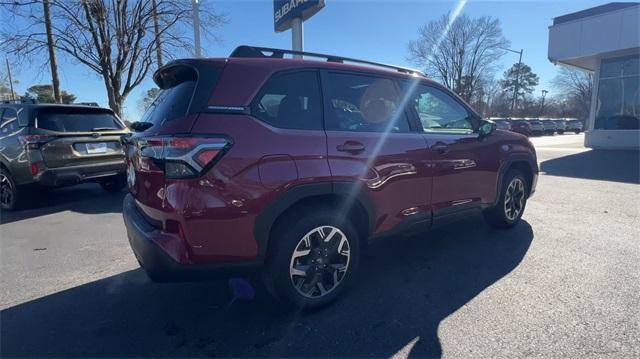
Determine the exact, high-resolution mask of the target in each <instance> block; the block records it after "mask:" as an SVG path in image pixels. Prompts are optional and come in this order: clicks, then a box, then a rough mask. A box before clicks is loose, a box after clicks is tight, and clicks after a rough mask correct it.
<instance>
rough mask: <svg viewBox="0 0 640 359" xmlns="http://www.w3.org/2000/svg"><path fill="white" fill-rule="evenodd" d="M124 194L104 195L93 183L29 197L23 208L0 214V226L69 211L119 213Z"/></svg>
mask: <svg viewBox="0 0 640 359" xmlns="http://www.w3.org/2000/svg"><path fill="white" fill-rule="evenodd" d="M126 194H127V193H126V191H121V192H118V193H107V192H105V191H103V190H102V189H101V188H100V186H98V185H97V184H94V183H86V184H82V185H78V186H72V187H64V188H56V189H51V190H47V191H41V192H33V193H30V196H31V198H29V204H28V206H27V208H25V209H23V210H18V211H2V212H1V213H0V224H6V223H11V222H17V221H22V220H24V219H29V218H35V217H40V216H45V215H48V214H53V213H58V212H63V211H72V212H77V213H85V214H99V213H120V212H122V200H123V199H124V196H125V195H126Z"/></svg>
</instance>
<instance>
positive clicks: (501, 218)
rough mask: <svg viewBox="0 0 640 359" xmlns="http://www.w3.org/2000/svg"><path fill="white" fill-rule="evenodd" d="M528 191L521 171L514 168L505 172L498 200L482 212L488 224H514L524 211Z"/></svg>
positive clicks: (508, 226) (495, 226)
mask: <svg viewBox="0 0 640 359" xmlns="http://www.w3.org/2000/svg"><path fill="white" fill-rule="evenodd" d="M528 193H529V188H528V184H527V180H526V178H525V177H524V175H523V174H522V172H520V171H518V170H515V169H514V170H510V171H509V172H507V174H506V175H505V177H504V180H503V182H502V188H501V190H500V200H499V201H498V203H497V204H496V205H495V206H494V207H493V208H490V209H488V210H487V211H485V213H484V217H485V219H486V220H487V222H488V223H489V225H491V226H492V227H494V228H499V229H504V228H510V227H513V226H515V225H516V224H517V223H518V221H520V218H521V217H522V214H523V213H524V208H525V206H526V204H527V197H528Z"/></svg>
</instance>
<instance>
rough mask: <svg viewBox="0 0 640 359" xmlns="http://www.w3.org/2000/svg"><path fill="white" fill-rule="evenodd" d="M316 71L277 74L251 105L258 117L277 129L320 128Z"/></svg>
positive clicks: (320, 116)
mask: <svg viewBox="0 0 640 359" xmlns="http://www.w3.org/2000/svg"><path fill="white" fill-rule="evenodd" d="M320 99H321V97H320V85H319V82H318V73H317V71H298V72H291V73H283V74H277V75H275V76H273V77H271V78H270V79H269V81H267V83H266V85H265V86H264V87H263V89H262V90H261V91H260V94H258V96H257V97H256V98H255V99H254V101H253V102H252V104H251V113H252V114H253V116H255V117H257V118H258V119H260V120H262V121H264V122H266V123H268V124H270V125H272V126H275V127H279V128H290V129H300V130H321V129H322V102H321V100H320Z"/></svg>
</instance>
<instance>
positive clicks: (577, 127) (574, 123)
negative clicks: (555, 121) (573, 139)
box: [566, 118, 583, 134]
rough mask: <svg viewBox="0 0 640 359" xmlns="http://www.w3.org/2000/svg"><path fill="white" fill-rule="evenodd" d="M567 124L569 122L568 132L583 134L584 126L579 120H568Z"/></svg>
mask: <svg viewBox="0 0 640 359" xmlns="http://www.w3.org/2000/svg"><path fill="white" fill-rule="evenodd" d="M566 122H567V128H566V131H569V132H575V133H576V134H577V133H580V132H582V130H583V128H582V126H583V124H582V121H581V120H577V119H575V118H574V119H570V118H568V119H566Z"/></svg>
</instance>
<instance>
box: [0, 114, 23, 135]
mask: <svg viewBox="0 0 640 359" xmlns="http://www.w3.org/2000/svg"><path fill="white" fill-rule="evenodd" d="M0 114H2V120H0V134H2V135H7V134H10V133H13V132H15V131H16V130H17V129H18V128H19V126H18V112H17V111H16V110H14V109H12V108H5V109H4V112H3V110H2V109H0Z"/></svg>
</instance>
